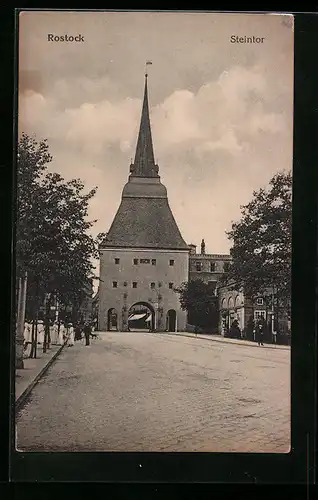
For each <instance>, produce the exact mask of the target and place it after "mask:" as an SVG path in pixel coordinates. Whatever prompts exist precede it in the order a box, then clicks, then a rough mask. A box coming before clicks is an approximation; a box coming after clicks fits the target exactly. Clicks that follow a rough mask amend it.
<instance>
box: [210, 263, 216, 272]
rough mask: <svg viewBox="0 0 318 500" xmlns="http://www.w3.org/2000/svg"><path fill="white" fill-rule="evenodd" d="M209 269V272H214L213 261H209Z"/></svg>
mask: <svg viewBox="0 0 318 500" xmlns="http://www.w3.org/2000/svg"><path fill="white" fill-rule="evenodd" d="M210 271H211V273H214V271H215V262H210Z"/></svg>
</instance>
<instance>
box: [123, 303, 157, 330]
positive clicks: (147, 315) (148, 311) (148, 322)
mask: <svg viewBox="0 0 318 500" xmlns="http://www.w3.org/2000/svg"><path fill="white" fill-rule="evenodd" d="M155 320H156V313H155V310H154V308H153V306H152V305H151V304H149V303H148V302H136V303H135V304H133V305H132V306H131V307H130V309H129V311H128V329H129V331H139V330H145V331H154V330H155V328H156V321H155Z"/></svg>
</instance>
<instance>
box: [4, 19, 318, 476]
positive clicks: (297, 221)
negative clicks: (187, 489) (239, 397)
mask: <svg viewBox="0 0 318 500" xmlns="http://www.w3.org/2000/svg"><path fill="white" fill-rule="evenodd" d="M317 32H318V17H317V16H316V15H307V14H296V16H295V125H294V170H293V179H294V180H293V182H294V191H293V199H294V202H293V304H292V328H293V338H292V449H291V452H290V453H289V454H239V453H236V454H227V453H222V454H216V453H215V454H213V453H18V452H14V451H13V453H12V455H11V467H12V474H11V475H10V477H11V480H13V481H15V482H21V481H26V482H38V481H55V482H56V481H94V482H99V481H103V482H150V483H154V482H159V481H163V482H168V481H169V482H227V483H242V482H243V483H303V484H304V483H307V482H312V481H313V465H314V462H313V460H314V448H313V446H314V437H315V436H314V431H315V429H314V416H315V414H314V412H315V405H316V399H315V398H314V391H315V390H316V385H315V373H316V350H317V344H316V330H315V320H316V317H315V313H316V305H315V267H316V253H317V252H316V249H317V245H316V242H317V238H316V236H317V174H316V172H317V165H318V162H317V159H318V158H317V156H318V155H317V143H318V140H317V123H318V120H317V118H318V117H317V114H318V102H317V90H316V89H317V88H318V81H317V80H318V72H317V70H316V67H315V66H316V47H317V41H316V36H317ZM278 49H279V48H278ZM16 56H17V54H16ZM9 60H10V57H9ZM16 60H17V59H16ZM12 69H13V67H12V65H11V67H10V63H9V64H8V67H7V70H6V72H7V73H8V74H10V75H11V74H12ZM5 74H6V73H5ZM12 97H13V92H12ZM9 100H10V101H11V102H12V100H11V98H10V97H9ZM11 120H12V117H11ZM11 120H9V121H8V123H9V124H10V125H11V123H12V122H11ZM8 129H9V135H10V132H11V131H10V127H8ZM15 133H16V130H15ZM15 137H16V135H15ZM6 145H7V149H8V144H6ZM9 148H10V149H9V151H8V152H9V158H11V160H10V162H9V164H8V165H11V164H12V137H11V142H10V141H9ZM7 171H8V168H7ZM7 179H11V182H10V181H9V182H8V186H10V185H11V186H12V170H11V169H10V171H9V173H8V175H7ZM13 194H14V192H13V193H12V195H13ZM11 200H14V198H13V197H12V198H11ZM10 207H11V203H10ZM4 213H5V212H4ZM7 213H8V211H7ZM10 217H12V212H11V216H10ZM9 220H10V218H9ZM9 233H10V231H8V232H7V234H9ZM10 239H11V233H10ZM8 248H10V250H9V252H8V254H9V255H8V257H10V259H9V261H8V263H9V262H10V267H11V265H12V264H11V241H10V242H9V245H8ZM8 268H9V266H8V267H7V269H8ZM8 281H10V280H8ZM9 286H10V285H9ZM6 297H7V302H6V304H8V305H9V304H10V299H11V292H9V293H8V294H7V296H6ZM8 297H10V298H9V300H8ZM7 311H8V309H7ZM7 317H8V314H7V316H6V319H7ZM8 324H9V325H10V319H9V322H8ZM8 338H9V346H10V331H9V335H8ZM12 361H13V360H12ZM7 373H10V372H9V370H8V372H7ZM6 379H7V378H6ZM7 396H8V393H7ZM4 402H5V403H6V397H5V398H4ZM2 403H3V401H2ZM7 408H8V406H7ZM6 411H7V410H6ZM2 421H3V420H2ZM12 429H13V430H14V426H13V427H12ZM2 449H3V448H2ZM7 449H8V447H7ZM7 449H6V450H5V453H7ZM1 451H2V450H1Z"/></svg>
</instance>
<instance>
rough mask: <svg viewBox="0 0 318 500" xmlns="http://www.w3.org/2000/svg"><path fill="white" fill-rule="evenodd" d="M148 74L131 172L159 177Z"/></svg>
mask: <svg viewBox="0 0 318 500" xmlns="http://www.w3.org/2000/svg"><path fill="white" fill-rule="evenodd" d="M147 79H148V74H147V73H145V90H144V102H143V105H142V112H141V120H140V128H139V135H138V140H137V147H136V154H135V161H134V163H132V164H131V165H130V174H131V176H134V177H159V175H158V170H159V168H158V166H157V165H156V164H155V159H154V153H153V145H152V136H151V126H150V118H149V104H148V82H147Z"/></svg>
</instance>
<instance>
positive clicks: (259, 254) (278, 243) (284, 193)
mask: <svg viewBox="0 0 318 500" xmlns="http://www.w3.org/2000/svg"><path fill="white" fill-rule="evenodd" d="M241 209H242V218H241V220H240V221H239V222H236V223H233V224H232V229H231V231H229V232H228V233H227V234H228V237H229V239H231V240H232V241H233V247H232V249H231V255H232V258H233V261H232V264H231V266H230V268H229V271H228V273H227V274H226V275H225V277H224V279H223V282H225V283H227V284H233V286H234V287H235V288H236V289H237V288H239V287H241V286H242V287H243V288H244V291H245V293H246V294H247V295H248V296H250V297H255V296H257V295H259V294H263V295H264V296H266V295H267V294H268V293H269V294H270V296H271V295H272V294H274V295H275V297H276V299H277V300H279V301H280V302H283V303H284V304H288V303H289V301H290V294H291V251H292V248H291V241H292V176H291V173H290V172H288V173H284V172H281V173H278V174H276V175H275V176H274V177H273V178H272V179H271V181H270V183H269V186H268V188H267V189H260V190H259V191H257V192H256V191H254V193H253V199H252V201H251V202H250V203H248V204H247V205H245V206H242V207H241Z"/></svg>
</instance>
